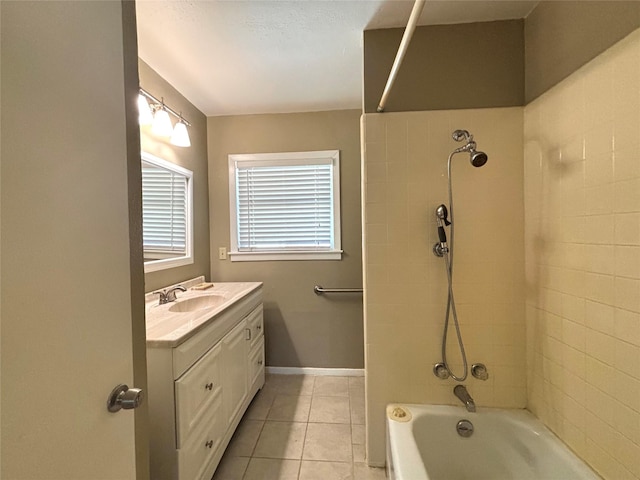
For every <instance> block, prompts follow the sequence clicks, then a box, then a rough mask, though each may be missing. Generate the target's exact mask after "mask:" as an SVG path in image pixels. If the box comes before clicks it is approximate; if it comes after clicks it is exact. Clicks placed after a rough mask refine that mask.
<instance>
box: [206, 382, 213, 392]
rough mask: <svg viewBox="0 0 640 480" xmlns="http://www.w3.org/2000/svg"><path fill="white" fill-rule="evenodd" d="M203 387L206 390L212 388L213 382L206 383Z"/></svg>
mask: <svg viewBox="0 0 640 480" xmlns="http://www.w3.org/2000/svg"><path fill="white" fill-rule="evenodd" d="M204 388H206V389H207V390H213V382H211V383H207V384H206V385H205V386H204Z"/></svg>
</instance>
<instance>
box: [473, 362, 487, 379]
mask: <svg viewBox="0 0 640 480" xmlns="http://www.w3.org/2000/svg"><path fill="white" fill-rule="evenodd" d="M471 375H473V376H474V377H476V378H477V379H478V380H487V379H488V378H489V372H487V367H486V366H485V364H484V363H474V364H473V365H471Z"/></svg>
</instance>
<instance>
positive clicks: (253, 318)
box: [247, 305, 264, 347]
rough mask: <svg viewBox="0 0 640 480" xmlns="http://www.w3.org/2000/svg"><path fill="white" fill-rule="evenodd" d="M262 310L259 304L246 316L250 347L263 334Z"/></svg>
mask: <svg viewBox="0 0 640 480" xmlns="http://www.w3.org/2000/svg"><path fill="white" fill-rule="evenodd" d="M262 312H263V310H262V305H259V306H258V307H256V309H255V310H254V311H252V312H251V313H250V314H249V316H248V317H247V327H248V328H249V330H250V331H251V347H253V346H254V345H256V344H257V343H258V341H259V340H260V339H261V338H262V335H263V331H264V320H263V318H264V315H263V313H262Z"/></svg>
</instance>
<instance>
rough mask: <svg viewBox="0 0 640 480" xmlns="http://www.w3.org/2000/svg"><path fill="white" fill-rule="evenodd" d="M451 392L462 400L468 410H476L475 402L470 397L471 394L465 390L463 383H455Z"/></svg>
mask: <svg viewBox="0 0 640 480" xmlns="http://www.w3.org/2000/svg"><path fill="white" fill-rule="evenodd" d="M453 393H454V395H455V396H456V397H458V398H459V399H460V400H461V401H462V403H464V406H465V407H466V408H467V411H468V412H475V411H476V402H474V401H473V398H471V395H469V392H467V387H465V386H464V385H456V386H455V387H454V388H453Z"/></svg>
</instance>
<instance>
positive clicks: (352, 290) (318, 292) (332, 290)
mask: <svg viewBox="0 0 640 480" xmlns="http://www.w3.org/2000/svg"><path fill="white" fill-rule="evenodd" d="M313 292H314V293H315V294H316V295H322V294H323V293H362V289H361V288H323V287H321V286H320V285H316V286H315V287H313Z"/></svg>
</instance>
